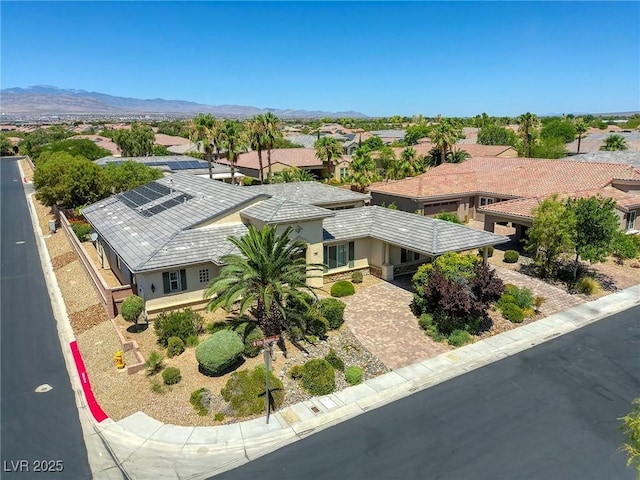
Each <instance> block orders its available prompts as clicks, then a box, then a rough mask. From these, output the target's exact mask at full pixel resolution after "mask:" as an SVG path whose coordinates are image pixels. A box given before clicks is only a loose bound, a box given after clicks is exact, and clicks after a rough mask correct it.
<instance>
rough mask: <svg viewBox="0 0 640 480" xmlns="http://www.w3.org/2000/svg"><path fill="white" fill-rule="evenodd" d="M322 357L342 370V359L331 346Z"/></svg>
mask: <svg viewBox="0 0 640 480" xmlns="http://www.w3.org/2000/svg"><path fill="white" fill-rule="evenodd" d="M324 359H325V360H326V361H327V362H329V363H330V364H331V366H332V367H333V368H335V369H336V370H340V371H341V372H344V361H343V360H342V359H341V358H340V357H339V356H338V354H337V353H336V351H335V350H334V349H333V348H332V349H330V350H329V353H327V354H326V355H325V356H324Z"/></svg>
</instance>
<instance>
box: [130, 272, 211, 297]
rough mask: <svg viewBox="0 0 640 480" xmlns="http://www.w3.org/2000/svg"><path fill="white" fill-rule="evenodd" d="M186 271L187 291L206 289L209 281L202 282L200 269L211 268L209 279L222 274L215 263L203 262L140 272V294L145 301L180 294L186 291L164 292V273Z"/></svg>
mask: <svg viewBox="0 0 640 480" xmlns="http://www.w3.org/2000/svg"><path fill="white" fill-rule="evenodd" d="M183 268H184V270H185V271H186V275H187V290H186V291H187V292H196V291H204V289H205V288H206V287H207V283H200V278H199V271H200V269H204V268H208V269H209V281H211V280H213V279H214V278H215V277H217V276H218V275H219V274H220V267H218V266H217V265H214V264H213V263H202V264H198V265H191V266H188V267H175V268H167V269H166V270H163V271H154V272H146V273H138V274H137V275H136V282H137V285H138V295H140V296H141V297H142V298H143V299H144V300H145V301H147V300H152V299H155V298H163V297H171V296H172V295H178V294H181V293H184V292H174V293H167V294H165V293H164V285H163V280H162V273H163V272H169V271H175V270H181V269H183ZM151 285H154V287H155V292H152V291H151Z"/></svg>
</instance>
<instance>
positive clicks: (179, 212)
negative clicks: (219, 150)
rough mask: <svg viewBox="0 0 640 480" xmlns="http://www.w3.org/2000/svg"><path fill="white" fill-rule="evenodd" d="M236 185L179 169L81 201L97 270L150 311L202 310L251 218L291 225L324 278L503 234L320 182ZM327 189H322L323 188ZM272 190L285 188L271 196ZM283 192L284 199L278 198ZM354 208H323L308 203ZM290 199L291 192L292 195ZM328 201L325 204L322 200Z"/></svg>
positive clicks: (408, 264) (380, 268)
mask: <svg viewBox="0 0 640 480" xmlns="http://www.w3.org/2000/svg"><path fill="white" fill-rule="evenodd" d="M269 187H277V188H264V187H260V188H257V187H240V186H235V185H229V184H225V183H222V182H216V181H212V180H209V179H205V178H199V177H194V176H192V175H188V174H184V173H175V174H173V175H170V176H167V177H164V178H162V179H160V180H156V181H154V182H151V183H148V184H146V185H143V186H141V187H138V188H136V189H133V190H130V191H128V192H123V193H120V194H117V195H113V196H111V197H109V198H106V199H104V200H101V201H99V202H96V203H94V204H92V205H89V206H87V207H85V208H84V209H83V214H84V216H85V218H86V219H87V221H88V222H89V223H90V224H91V227H92V229H93V231H94V232H95V233H96V237H97V238H96V241H95V245H96V248H97V250H98V254H99V257H100V258H101V261H102V264H103V268H111V270H112V271H113V272H114V274H115V275H116V276H117V277H118V278H119V279H120V281H121V282H122V283H123V284H131V285H132V286H133V288H134V291H135V292H137V294H138V295H139V296H141V297H142V298H143V299H144V302H145V311H146V313H147V315H148V316H149V317H151V318H152V317H153V316H155V315H156V314H157V313H159V312H162V311H165V310H170V309H175V308H182V307H186V306H191V307H193V308H203V307H204V305H205V304H206V300H205V299H203V293H204V290H205V289H206V287H207V285H208V284H209V283H210V282H211V280H212V279H214V278H215V277H216V275H218V273H219V272H220V268H221V267H222V266H223V262H222V260H221V258H222V257H223V256H224V255H226V254H230V253H236V252H237V251H236V249H235V247H234V245H233V244H232V243H231V242H229V241H228V238H229V237H230V236H241V235H243V234H245V233H246V232H247V231H248V227H249V225H253V226H255V227H257V228H261V227H263V226H264V225H277V226H278V227H279V228H280V229H285V228H287V227H289V226H291V227H293V231H294V232H295V233H294V235H295V237H296V238H299V239H302V240H303V241H304V242H305V243H306V244H307V249H306V252H305V255H306V259H307V261H308V262H309V263H316V264H323V265H325V271H324V276H322V275H320V276H310V277H309V279H308V282H309V284H310V285H313V286H316V287H321V286H322V285H323V282H324V278H327V277H328V278H340V277H341V276H342V277H345V276H346V277H347V278H349V276H350V275H351V273H352V272H353V271H355V270H361V271H364V272H365V273H373V274H375V275H378V276H380V277H382V278H383V279H386V280H391V279H393V278H394V277H395V276H397V275H400V274H404V273H408V272H411V271H414V270H415V269H416V268H417V267H418V265H420V264H421V263H424V262H426V261H429V260H430V259H432V258H434V257H436V256H438V255H440V254H442V253H445V252H447V251H467V250H472V249H483V251H484V252H486V248H485V247H489V246H492V245H496V244H500V243H503V242H506V241H508V239H507V238H506V237H503V236H499V235H495V234H493V233H490V232H484V231H481V230H475V229H471V228H468V227H465V226H461V225H456V224H453V223H449V222H444V221H440V220H434V219H431V218H427V217H422V216H419V215H413V214H408V213H405V212H401V211H395V210H389V209H385V208H382V207H360V206H359V205H361V204H362V203H363V202H364V201H366V200H367V196H366V195H360V194H357V193H355V192H349V191H347V190H344V191H343V189H338V188H336V187H330V186H328V185H320V189H318V188H315V187H311V186H310V184H301V185H298V186H297V187H298V188H299V189H300V190H299V191H298V192H297V195H296V191H295V190H292V188H295V187H296V186H295V185H294V186H291V184H289V185H285V186H282V185H280V186H276V185H273V186H269ZM322 191H324V194H322ZM277 194H280V195H282V197H280V196H276V195H277ZM283 197H285V198H283ZM328 197H335V199H336V202H335V203H334V204H333V205H335V206H336V208H340V205H341V206H342V207H343V208H344V207H347V206H348V204H349V202H351V206H353V207H354V208H344V209H342V210H329V209H328V208H323V207H321V206H317V205H314V204H312V203H305V201H307V202H317V201H318V198H319V200H320V201H321V202H323V204H326V203H324V202H326V200H327V198H328ZM288 198H291V200H290V199H288ZM326 205H327V206H332V205H331V204H326Z"/></svg>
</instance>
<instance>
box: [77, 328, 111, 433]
mask: <svg viewBox="0 0 640 480" xmlns="http://www.w3.org/2000/svg"><path fill="white" fill-rule="evenodd" d="M69 347H71V353H72V354H73V359H74V360H75V362H76V368H77V369H78V375H79V376H80V383H81V384H82V390H83V391H84V396H85V398H86V399H87V405H89V410H91V414H92V415H93V418H95V419H96V421H97V422H98V423H100V422H102V421H103V420H106V419H107V418H109V417H108V416H107V414H106V413H104V411H103V410H102V408H100V405H98V401H97V400H96V397H95V396H94V395H93V390H91V383H89V375H87V370H86V369H85V366H84V361H83V360H82V355H80V350H78V344H77V343H76V341H75V340H74V341H73V342H71V343H70V344H69Z"/></svg>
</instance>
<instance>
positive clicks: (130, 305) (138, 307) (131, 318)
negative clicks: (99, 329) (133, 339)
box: [120, 295, 144, 323]
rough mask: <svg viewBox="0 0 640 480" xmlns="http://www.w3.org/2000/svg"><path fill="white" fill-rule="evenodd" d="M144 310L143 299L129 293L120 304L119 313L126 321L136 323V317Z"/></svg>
mask: <svg viewBox="0 0 640 480" xmlns="http://www.w3.org/2000/svg"><path fill="white" fill-rule="evenodd" d="M143 311H144V300H143V299H142V298H141V297H139V296H138V295H129V296H128V297H127V298H125V299H124V301H123V302H122V305H120V315H122V318H124V319H125V320H126V321H127V322H134V323H138V318H140V315H141V314H142V312H143Z"/></svg>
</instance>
